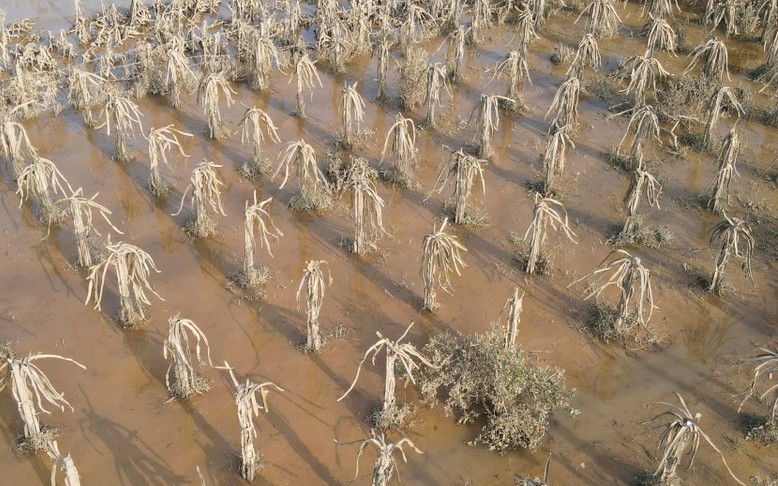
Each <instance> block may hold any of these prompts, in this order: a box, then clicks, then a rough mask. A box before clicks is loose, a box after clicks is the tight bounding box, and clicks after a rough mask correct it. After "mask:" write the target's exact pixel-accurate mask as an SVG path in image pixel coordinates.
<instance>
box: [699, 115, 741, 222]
mask: <svg viewBox="0 0 778 486" xmlns="http://www.w3.org/2000/svg"><path fill="white" fill-rule="evenodd" d="M739 153H740V138H739V137H738V136H737V132H736V131H735V129H734V128H733V129H732V130H731V131H730V132H729V135H727V137H726V138H725V139H724V143H722V144H721V152H720V153H719V158H718V165H719V170H718V172H717V173H716V179H715V180H714V181H713V183H712V184H711V188H710V190H709V192H708V204H707V206H708V209H710V210H711V211H715V212H717V213H723V212H724V211H725V210H726V209H727V206H728V205H729V183H730V182H731V181H732V176H733V175H737V176H740V174H738V171H737V166H736V164H737V157H738V154H739Z"/></svg>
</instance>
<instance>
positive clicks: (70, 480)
mask: <svg viewBox="0 0 778 486" xmlns="http://www.w3.org/2000/svg"><path fill="white" fill-rule="evenodd" d="M46 454H48V456H49V459H51V461H52V463H53V464H52V465H51V486H56V485H57V466H59V467H60V470H61V471H62V472H63V473H65V486H81V477H80V476H79V474H78V469H76V463H75V462H73V457H72V456H71V455H70V453H69V452H68V453H67V454H65V455H64V456H63V455H62V453H61V452H59V445H58V444H57V441H56V440H53V439H51V440H49V441H48V442H47V444H46Z"/></svg>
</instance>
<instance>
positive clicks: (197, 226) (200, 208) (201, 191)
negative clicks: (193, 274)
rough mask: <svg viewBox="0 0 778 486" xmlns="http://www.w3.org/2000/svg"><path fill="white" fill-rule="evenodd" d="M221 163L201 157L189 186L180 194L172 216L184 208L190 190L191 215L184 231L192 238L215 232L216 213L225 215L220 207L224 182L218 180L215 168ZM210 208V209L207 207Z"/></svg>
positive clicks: (204, 236) (205, 236)
mask: <svg viewBox="0 0 778 486" xmlns="http://www.w3.org/2000/svg"><path fill="white" fill-rule="evenodd" d="M219 167H221V165H216V164H215V163H213V162H212V161H208V160H206V159H203V160H202V162H200V164H199V165H198V166H197V167H195V169H194V170H193V171H192V178H191V183H190V184H189V187H187V188H186V190H185V191H184V193H183V194H182V195H181V205H180V206H179V207H178V211H177V212H176V213H174V214H173V216H178V215H179V214H181V210H182V209H183V208H184V201H186V195H187V194H188V193H189V190H190V189H191V190H192V199H191V202H190V204H191V206H192V212H193V214H192V216H190V217H189V220H188V221H187V223H186V224H185V226H184V231H186V233H187V234H188V235H189V236H191V237H192V238H207V237H208V236H211V235H212V234H213V233H215V232H216V217H217V213H218V214H221V215H222V216H227V214H225V212H224V207H222V200H221V188H222V187H225V186H224V183H223V182H222V181H220V180H219V176H218V174H217V173H216V169H218V168H219ZM208 208H210V210H209V209H208Z"/></svg>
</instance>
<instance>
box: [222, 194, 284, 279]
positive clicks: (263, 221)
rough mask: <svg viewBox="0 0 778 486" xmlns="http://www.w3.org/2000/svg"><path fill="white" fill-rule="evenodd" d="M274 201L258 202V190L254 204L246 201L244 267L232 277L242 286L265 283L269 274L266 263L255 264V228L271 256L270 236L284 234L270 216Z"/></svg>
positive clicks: (261, 243) (260, 242)
mask: <svg viewBox="0 0 778 486" xmlns="http://www.w3.org/2000/svg"><path fill="white" fill-rule="evenodd" d="M272 201H273V198H272V197H269V198H267V199H265V200H264V201H261V202H257V191H254V204H251V205H249V201H246V212H245V213H244V217H243V269H242V270H241V271H240V272H238V273H237V274H236V275H235V276H233V277H232V280H233V281H234V282H235V283H237V284H238V286H239V287H241V288H251V287H254V286H255V285H258V284H260V283H264V281H265V280H266V279H267V276H268V274H269V270H268V268H267V266H266V265H260V266H259V267H257V266H255V264H254V250H255V249H256V246H257V243H256V242H257V236H256V235H255V233H254V232H255V229H256V230H258V231H259V238H258V239H259V245H260V247H262V248H267V252H268V254H269V255H270V257H271V258H272V257H273V252H272V251H270V240H269V239H268V236H270V237H272V238H275V239H276V241H277V240H278V239H279V238H280V237H281V236H284V234H283V233H282V232H281V230H279V229H278V228H277V227H276V225H275V223H274V222H273V220H272V218H271V217H270V213H269V211H268V209H269V206H270V203H271V202H272Z"/></svg>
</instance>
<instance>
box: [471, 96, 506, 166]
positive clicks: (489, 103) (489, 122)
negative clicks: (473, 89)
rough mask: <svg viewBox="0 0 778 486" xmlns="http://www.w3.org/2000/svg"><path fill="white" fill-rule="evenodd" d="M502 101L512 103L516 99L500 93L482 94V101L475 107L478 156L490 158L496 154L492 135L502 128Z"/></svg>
mask: <svg viewBox="0 0 778 486" xmlns="http://www.w3.org/2000/svg"><path fill="white" fill-rule="evenodd" d="M500 102H504V103H508V104H512V103H515V101H514V100H512V99H510V98H506V97H505V96H499V95H487V94H481V101H480V102H479V103H478V105H477V106H476V107H475V108H474V110H476V113H477V115H476V132H477V133H476V137H477V143H478V156H479V157H480V158H482V159H489V158H491V157H492V155H494V148H493V147H492V136H493V135H494V132H495V131H496V130H497V129H498V128H500V110H499V108H500Z"/></svg>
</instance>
